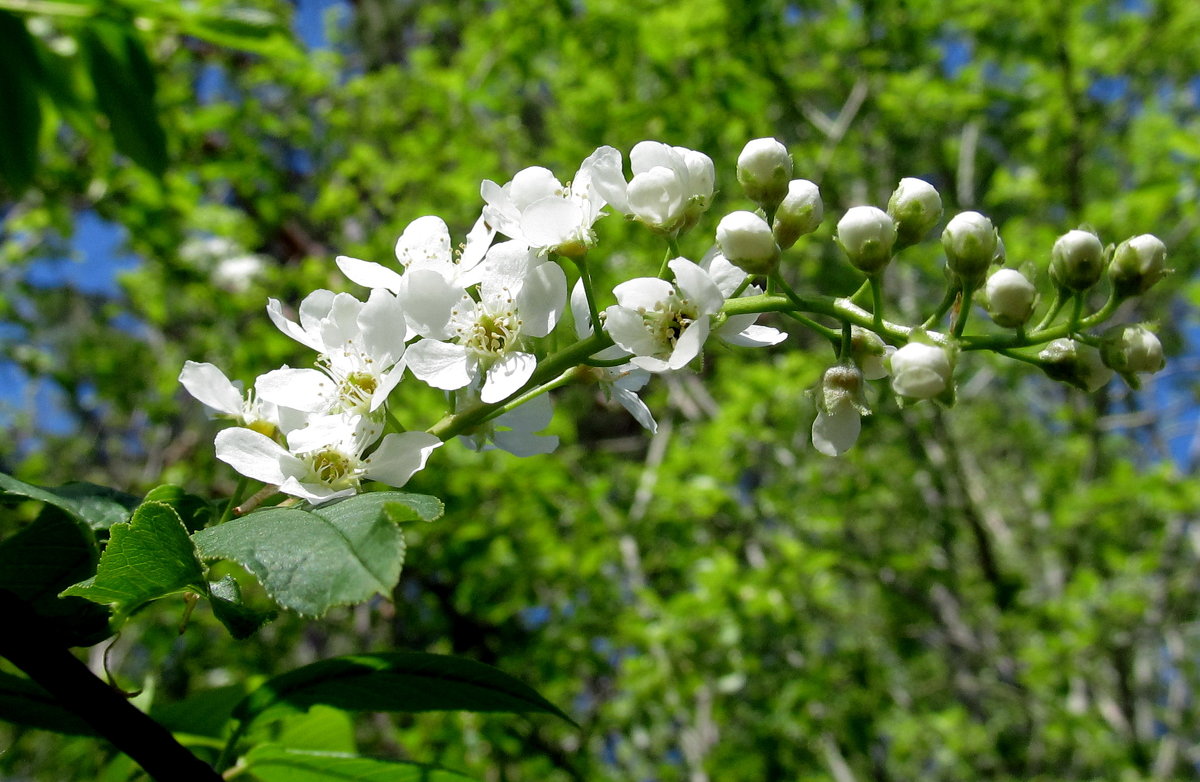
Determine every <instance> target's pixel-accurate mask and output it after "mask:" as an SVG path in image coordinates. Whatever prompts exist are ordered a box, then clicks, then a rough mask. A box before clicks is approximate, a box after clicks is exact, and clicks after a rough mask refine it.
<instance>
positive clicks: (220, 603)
mask: <svg viewBox="0 0 1200 782" xmlns="http://www.w3.org/2000/svg"><path fill="white" fill-rule="evenodd" d="M208 599H209V601H210V603H211V605H212V610H213V615H214V616H216V617H217V619H218V620H220V622H221V624H223V625H225V629H226V630H228V631H229V633H230V635H232V636H233V637H234V638H236V639H238V640H239V641H240V640H242V639H245V638H249V637H250V636H252V635H254V634H255V633H256V632H258V629H259V628H260V627H262V626H263V625H265V624H266V623H267V622H270V621H271V620H272V619H274V618H275V617H276V616H278V615H279V614H278V612H276V611H256V610H255V609H253V608H250V607H248V606H246V605H244V604H243V603H242V588H241V587H240V586H238V582H237V579H235V578H234V577H233V576H225V578H223V579H221V580H220V581H211V582H209V585H208Z"/></svg>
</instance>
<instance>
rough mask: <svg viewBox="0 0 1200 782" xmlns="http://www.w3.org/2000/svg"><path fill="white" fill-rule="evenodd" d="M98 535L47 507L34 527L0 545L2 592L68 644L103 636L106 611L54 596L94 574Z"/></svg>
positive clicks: (86, 643)
mask: <svg viewBox="0 0 1200 782" xmlns="http://www.w3.org/2000/svg"><path fill="white" fill-rule="evenodd" d="M99 558H100V552H99V549H98V548H97V547H96V537H95V535H93V534H92V531H91V530H90V529H88V528H87V525H85V524H84V523H83V522H81V521H79V520H78V519H76V518H75V517H73V516H71V515H69V514H68V513H67V512H65V511H63V510H62V509H60V508H57V507H55V506H53V505H46V506H44V507H43V508H42V512H41V513H40V514H39V515H38V517H37V519H36V520H34V522H33V523H32V524H29V525H28V526H26V527H25V528H24V529H22V530H21V531H20V532H18V533H17V534H16V535H13V536H12V537H10V538H8V539H7V540H5V541H4V542H3V543H0V589H7V590H8V591H9V592H12V593H13V594H14V595H16V596H17V597H19V598H20V599H22V600H23V601H25V602H27V603H28V604H29V605H30V606H31V607H32V608H33V610H34V612H36V613H37V614H38V615H40V616H42V617H44V618H45V619H46V620H47V625H48V626H52V627H54V628H55V630H56V631H57V632H58V635H59V637H60V640H61V641H62V642H63V643H65V644H67V645H69V646H89V645H91V644H94V643H98V642H99V641H101V640H103V639H104V638H107V637H108V636H109V635H111V633H109V631H108V610H107V609H105V608H103V607H101V606H98V605H96V604H95V603H92V602H90V601H87V600H84V599H82V598H78V597H64V598H60V597H59V596H58V593H59V592H61V591H62V590H64V589H66V588H67V587H69V586H70V585H72V584H74V583H76V582H78V581H82V580H83V579H85V578H88V577H90V576H92V575H94V574H95V572H96V563H97V561H98V560H99Z"/></svg>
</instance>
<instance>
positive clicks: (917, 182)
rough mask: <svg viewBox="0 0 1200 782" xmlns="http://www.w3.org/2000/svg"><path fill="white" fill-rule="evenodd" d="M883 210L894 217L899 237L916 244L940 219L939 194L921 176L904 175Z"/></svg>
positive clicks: (940, 204)
mask: <svg viewBox="0 0 1200 782" xmlns="http://www.w3.org/2000/svg"><path fill="white" fill-rule="evenodd" d="M887 211H888V214H889V215H891V218H892V219H893V220H895V221H896V230H897V232H898V234H899V238H900V241H901V242H902V243H903V244H905V245H909V244H916V243H917V242H919V241H921V239H923V238H924V237H925V234H927V233H929V230H930V229H931V228H933V226H934V225H936V224H937V221H938V220H939V219H941V217H942V197H941V196H940V195H939V194H938V191H937V188H935V187H934V186H933V185H931V184H929V183H928V182H926V181H925V180H924V179H916V178H915V177H905V178H904V179H901V180H900V184H899V186H898V187H897V188H896V189H895V191H894V192H893V193H892V197H891V198H890V199H889V200H888V209H887ZM990 260H991V259H989V261H990Z"/></svg>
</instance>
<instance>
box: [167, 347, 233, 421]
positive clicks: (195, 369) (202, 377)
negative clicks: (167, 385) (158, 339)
mask: <svg viewBox="0 0 1200 782" xmlns="http://www.w3.org/2000/svg"><path fill="white" fill-rule="evenodd" d="M179 382H180V383H182V384H183V387H184V388H185V389H187V392H188V393H189V394H191V395H192V396H194V397H195V398H196V399H198V400H199V401H200V402H202V403H204V404H206V405H208V406H209V407H211V408H212V409H213V410H216V411H217V412H220V413H225V414H226V415H232V416H235V417H241V415H242V392H241V391H239V390H238V389H237V386H235V385H234V384H233V383H231V382H230V381H229V378H227V377H226V376H225V373H224V372H222V371H221V370H220V369H218V368H217V367H216V366H214V365H213V364H208V363H204V364H199V363H197V362H195V361H187V362H184V365H183V369H182V370H181V371H180V373H179Z"/></svg>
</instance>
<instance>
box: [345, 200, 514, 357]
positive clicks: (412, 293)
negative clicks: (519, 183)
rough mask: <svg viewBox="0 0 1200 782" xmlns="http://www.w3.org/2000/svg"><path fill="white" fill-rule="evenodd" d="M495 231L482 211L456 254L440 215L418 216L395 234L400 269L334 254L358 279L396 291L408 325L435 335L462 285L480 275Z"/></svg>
mask: <svg viewBox="0 0 1200 782" xmlns="http://www.w3.org/2000/svg"><path fill="white" fill-rule="evenodd" d="M495 236H496V229H495V228H492V227H490V226H489V225H488V224H487V222H486V221H485V220H484V218H483V216H482V215H481V216H480V217H479V219H478V220H476V221H475V226H474V227H473V228H472V229H471V231H470V233H468V234H467V240H466V244H464V245H463V248H462V252H461V254H460V255H459V257H458V259H457V260H456V259H455V257H454V253H453V252H452V251H451V248H450V229H449V228H447V227H446V223H445V222H444V221H443V220H442V218H440V217H435V216H432V215H429V216H426V217H418V218H417V219H416V220H413V221H412V222H411V223H409V224H408V227H407V228H405V229H404V233H402V234H401V235H400V238H399V239H397V240H396V260H397V261H399V262H400V267H401V269H402V270H403V271H404V273H403V274H399V273H397V272H395V271H393V270H391V269H389V268H387V267H386V266H382V265H380V264H378V263H372V262H370V261H362V260H359V259H358V258H350V257H347V256H345V255H339V256H338V257H337V265H338V268H339V269H341V270H342V273H343V274H345V275H346V276H347V277H348V278H350V279H351V280H352V281H354V282H357V283H358V284H359V285H363V286H366V287H368V288H383V289H386V290H389V291H391V292H392V293H394V294H396V298H397V299H399V301H400V304H401V306H402V308H403V309H404V314H405V318H406V320H407V323H408V327H409V330H410V331H412V332H413V334H416V335H420V336H422V337H430V336H433V337H435V338H436V337H437V336H438V335H439V334H440V332H442V331H444V329H445V328H446V324H447V321H448V320H449V317H450V309H451V307H453V306H454V304H455V303H457V302H458V300H459V298H460V297H461V296H462V293H463V291H464V290H466V289H467V288H468V287H470V286H471V285H474V284H475V283H477V282H479V280H480V279H482V269H481V267H480V262H481V261H482V260H483V258H484V254H485V253H486V252H487V249H488V247H489V246H491V244H492V240H493V239H494V238H495Z"/></svg>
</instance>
